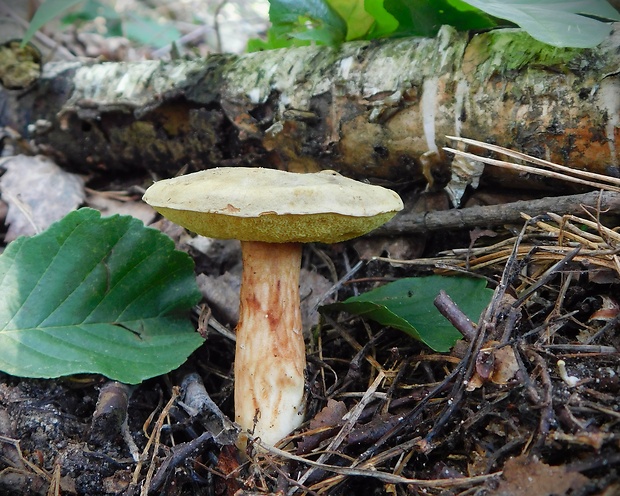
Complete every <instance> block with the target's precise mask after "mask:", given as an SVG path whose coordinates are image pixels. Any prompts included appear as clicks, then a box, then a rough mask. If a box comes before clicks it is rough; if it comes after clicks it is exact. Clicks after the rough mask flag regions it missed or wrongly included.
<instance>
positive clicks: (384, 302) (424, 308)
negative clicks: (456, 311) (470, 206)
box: [323, 276, 493, 352]
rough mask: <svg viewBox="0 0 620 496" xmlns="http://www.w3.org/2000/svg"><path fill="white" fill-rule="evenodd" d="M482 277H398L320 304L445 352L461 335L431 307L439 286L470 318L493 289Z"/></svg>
mask: <svg viewBox="0 0 620 496" xmlns="http://www.w3.org/2000/svg"><path fill="white" fill-rule="evenodd" d="M485 286H486V282H485V281H484V280H482V279H472V278H467V277H442V276H429V277H412V278H406V279H399V280H398V281H395V282H392V283H390V284H386V285H385V286H381V287H380V288H377V289H375V290H372V291H369V292H367V293H364V294H362V295H359V296H354V297H352V298H349V299H347V300H345V301H343V302H341V303H333V304H331V305H326V306H324V307H323V309H325V310H343V311H346V312H349V313H352V314H355V315H360V316H363V317H366V318H369V319H372V320H375V321H377V322H379V323H380V324H382V325H385V326H390V327H394V328H395V329H400V330H401V331H404V332H406V333H407V334H409V335H410V336H411V337H413V338H415V339H417V340H419V341H422V342H423V343H424V344H426V345H427V346H429V347H430V348H432V349H433V350H435V351H440V352H445V351H448V350H449V349H450V348H451V347H452V346H454V343H456V341H457V340H458V339H460V338H461V337H462V336H461V334H460V333H459V332H458V331H457V330H456V329H455V328H454V327H453V326H452V324H450V323H449V322H448V321H447V320H446V319H445V317H443V316H442V315H441V314H440V313H439V311H438V310H437V309H436V308H435V305H434V304H433V301H434V300H435V298H436V297H437V295H438V294H439V292H440V291H441V290H442V289H443V290H444V291H445V292H446V293H448V295H449V296H450V297H451V298H452V300H454V302H455V303H456V304H457V305H458V307H459V308H460V310H461V311H462V312H463V313H465V315H467V316H468V317H469V318H470V319H471V320H472V321H474V322H477V321H478V319H479V318H480V314H481V313H482V311H483V310H484V309H485V308H486V306H487V305H488V304H489V302H490V301H491V296H492V295H493V291H491V290H490V289H486V287H485Z"/></svg>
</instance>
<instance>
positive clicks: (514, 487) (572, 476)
mask: <svg viewBox="0 0 620 496" xmlns="http://www.w3.org/2000/svg"><path fill="white" fill-rule="evenodd" d="M588 481H589V479H588V478H587V477H586V476H584V475H581V474H580V473H579V472H569V471H568V470H566V468H565V467H563V466H557V467H552V466H550V465H547V464H545V463H543V462H541V461H538V460H535V459H532V458H529V457H527V456H519V457H517V458H513V459H511V460H508V461H507V462H506V464H505V466H504V473H503V476H502V480H501V481H500V483H499V486H498V487H497V489H495V490H494V491H491V492H489V493H488V494H489V496H532V495H536V496H565V495H569V494H576V493H578V492H579V491H580V490H581V489H582V488H583V487H584V486H585V485H586V484H587V483H588Z"/></svg>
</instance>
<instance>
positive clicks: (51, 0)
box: [22, 0, 83, 46]
mask: <svg viewBox="0 0 620 496" xmlns="http://www.w3.org/2000/svg"><path fill="white" fill-rule="evenodd" d="M82 1H83V0H46V1H45V2H43V4H41V6H40V7H39V8H38V9H37V11H36V12H35V14H34V16H33V17H32V20H31V21H30V25H29V26H28V29H27V30H26V33H25V34H24V37H23V39H22V46H23V45H26V43H28V42H29V41H30V40H31V39H32V37H33V36H34V34H35V33H36V32H37V31H38V30H39V29H40V28H41V27H42V26H43V25H45V24H46V23H48V22H49V21H51V20H52V19H54V18H56V17H58V16H59V15H60V14H62V13H63V12H65V11H66V10H67V9H69V8H71V7H73V6H74V5H77V4H78V3H80V2H82Z"/></svg>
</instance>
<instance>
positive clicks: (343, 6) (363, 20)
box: [328, 0, 375, 41]
mask: <svg viewBox="0 0 620 496" xmlns="http://www.w3.org/2000/svg"><path fill="white" fill-rule="evenodd" d="M328 3H329V5H331V6H332V7H333V8H334V10H335V11H336V12H338V14H339V15H340V17H341V18H342V19H344V21H345V22H346V24H347V36H346V41H350V40H359V39H361V38H363V37H364V36H365V35H366V33H368V30H369V29H370V27H371V26H372V24H373V22H374V21H375V20H374V18H373V17H372V16H371V15H370V14H369V13H368V12H367V11H366V10H365V9H364V0H328Z"/></svg>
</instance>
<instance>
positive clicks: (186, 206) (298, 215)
mask: <svg viewBox="0 0 620 496" xmlns="http://www.w3.org/2000/svg"><path fill="white" fill-rule="evenodd" d="M144 201H146V202H147V203H148V204H149V205H151V206H152V207H153V208H154V209H155V210H157V211H158V212H160V213H161V214H162V215H163V216H164V217H166V218H168V219H170V220H171V221H173V222H175V223H177V224H179V225H181V226H183V227H186V228H187V229H190V230H191V231H194V232H196V233H198V234H202V235H203V236H209V237H213V238H221V239H240V240H242V241H265V242H270V243H286V242H302V243H303V242H312V241H318V242H323V243H336V242H339V241H344V240H347V239H351V238H355V237H357V236H361V235H362V234H365V233H367V232H369V231H372V230H373V229H375V228H376V227H379V226H380V225H382V224H384V223H385V222H387V221H388V220H390V219H391V218H392V217H393V216H394V215H395V214H396V212H398V211H399V210H401V209H402V208H403V204H402V201H401V199H400V197H399V196H398V195H397V194H396V193H395V192H393V191H391V190H389V189H386V188H382V187H380V186H372V185H369V184H365V183H361V182H358V181H354V180H352V179H348V178H345V177H343V176H341V175H340V174H338V173H336V172H333V171H321V172H318V173H314V174H296V173H291V172H284V171H278V170H272V169H261V168H244V167H230V168H219V169H211V170H207V171H201V172H196V173H193V174H188V175H186V176H180V177H177V178H173V179H168V180H164V181H159V182H157V183H155V184H154V185H153V186H151V187H150V188H149V189H148V190H147V192H146V193H145V195H144Z"/></svg>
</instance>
